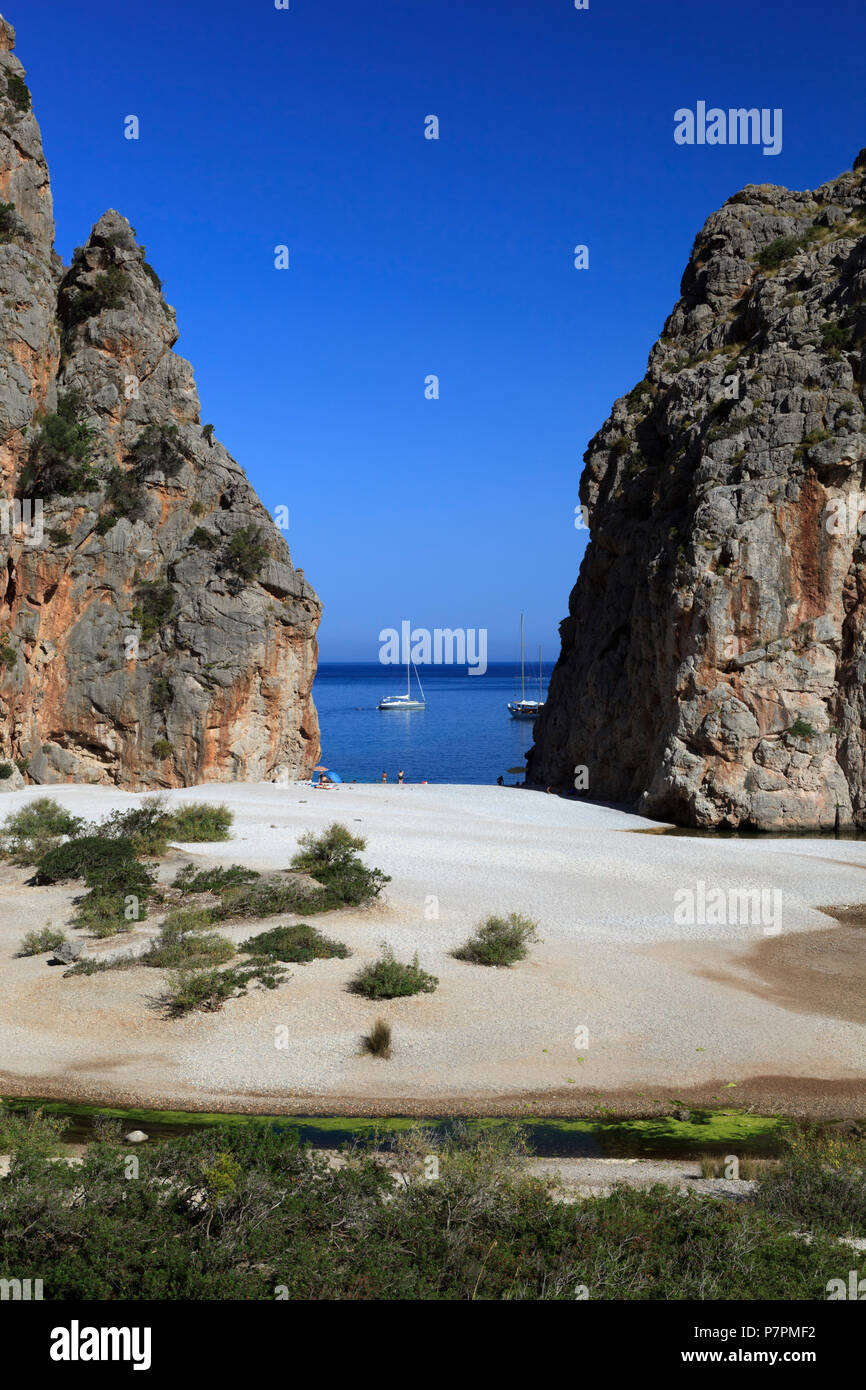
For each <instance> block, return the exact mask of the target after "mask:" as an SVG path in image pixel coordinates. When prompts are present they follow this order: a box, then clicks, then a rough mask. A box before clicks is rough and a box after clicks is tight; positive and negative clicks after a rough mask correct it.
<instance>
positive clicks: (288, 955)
mask: <svg viewBox="0 0 866 1390" xmlns="http://www.w3.org/2000/svg"><path fill="white" fill-rule="evenodd" d="M239 949H240V950H241V951H245V952H246V953H247V954H248V955H251V956H261V957H265V958H267V959H268V960H283V961H291V962H294V963H297V964H299V965H305V964H306V963H307V962H308V961H311V960H327V959H329V958H330V957H332V956H336V957H338V958H339V959H340V960H345V958H346V956H349V955H351V951H350V950H349V948H348V946H344V945H343V943H342V941H331V940H330V938H329V937H327V936H322V934H321V932H318V931H316V928H315V927H310V926H308V925H307V923H306V922H299V923H298V924H297V926H294V927H273V928H272V929H271V931H265V932H260V933H259V935H258V936H251V937H249V938H248V939H247V940H246V941H242V942H241V945H240V948H239Z"/></svg>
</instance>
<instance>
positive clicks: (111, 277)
mask: <svg viewBox="0 0 866 1390" xmlns="http://www.w3.org/2000/svg"><path fill="white" fill-rule="evenodd" d="M131 290H132V281H131V280H130V278H129V276H128V275H127V274H126V272H125V271H124V270H121V268H120V266H118V265H110V266H108V268H107V269H106V270H103V271H100V273H99V274H98V275H97V276H95V278H94V279H93V281H92V283H91V284H89V285H85V286H84V287H83V288H82V286H81V285H72V286H70V287H69V294H68V295H67V296H65V297H64V299H63V301H62V303H63V320H64V327H65V328H66V330H67V332H71V331H72V330H73V329H74V328H76V327H77V325H78V324H79V323H84V322H85V320H87V319H92V318H95V317H96V316H97V314H101V313H102V312H103V310H104V309H120V308H121V307H122V306H123V302H124V300H125V299H127V298H128V297H129V294H130V292H131Z"/></svg>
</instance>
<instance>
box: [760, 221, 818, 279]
mask: <svg viewBox="0 0 866 1390" xmlns="http://www.w3.org/2000/svg"><path fill="white" fill-rule="evenodd" d="M820 235H821V229H820V227H808V228H807V229H806V231H805V232H803V233H802V235H800V236H780V237H776V239H775V241H771V242H770V243H769V245H768V246H765V247H764V249H763V251H761V252H760V254H759V256H758V265H759V266H760V267H761V269H762V270H778V269H779V266H780V265H784V263H785V261H789V260H790V259H791V257H792V256H796V254H797V252H798V251H802V250H804V249H805V247H807V246H808V245H809V243H810V242H812V241H815V239H816V238H817V237H819V236H820Z"/></svg>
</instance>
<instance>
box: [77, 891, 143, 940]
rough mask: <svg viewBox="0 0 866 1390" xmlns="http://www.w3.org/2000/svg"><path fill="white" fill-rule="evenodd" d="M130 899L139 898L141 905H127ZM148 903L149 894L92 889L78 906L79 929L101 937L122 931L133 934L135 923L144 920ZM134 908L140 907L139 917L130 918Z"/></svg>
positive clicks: (138, 909) (137, 912) (114, 934)
mask: <svg viewBox="0 0 866 1390" xmlns="http://www.w3.org/2000/svg"><path fill="white" fill-rule="evenodd" d="M128 897H132V898H135V899H137V903H131V902H127V898H128ZM146 901H147V895H146V893H145V894H144V895H143V896H139V894H137V893H131V894H126V893H122V892H120V893H118V892H114V893H110V892H105V891H101V890H99V889H92V890H91V891H90V892H89V893H85V894H84V897H83V898H79V900H78V902H77V903H76V907H75V926H76V929H77V930H78V931H85V932H87V933H88V934H89V935H90V936H98V937H108V936H117V935H118V934H119V933H121V932H128V931H131V930H132V924H133V922H137V921H142V920H143V919H144V916H145V908H144V904H145V903H146ZM134 907H137V911H136V913H135V915H134V916H132V915H130V916H128V915H127V913H128V912H131V911H132V909H133V908H134Z"/></svg>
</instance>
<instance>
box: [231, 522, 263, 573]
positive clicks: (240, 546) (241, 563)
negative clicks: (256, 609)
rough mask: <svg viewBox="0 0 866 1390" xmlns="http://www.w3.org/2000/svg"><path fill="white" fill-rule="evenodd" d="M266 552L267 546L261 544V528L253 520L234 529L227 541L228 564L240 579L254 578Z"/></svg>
mask: <svg viewBox="0 0 866 1390" xmlns="http://www.w3.org/2000/svg"><path fill="white" fill-rule="evenodd" d="M268 554H269V551H268V548H267V546H266V545H263V544H262V531H261V528H260V527H258V526H256V525H255V523H254V522H250V524H249V526H242V527H241V528H240V530H239V531H235V533H234V535H233V536H232V538H231V540H230V541H229V546H228V559H229V564H230V566H231V568H232V569H233V570H234V571H235V573H237V574H239V575H240V576H241V578H242V579H256V578H257V577H258V574H259V571H260V570H261V567H262V565H263V564H264V562H265V560H267V558H268Z"/></svg>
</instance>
